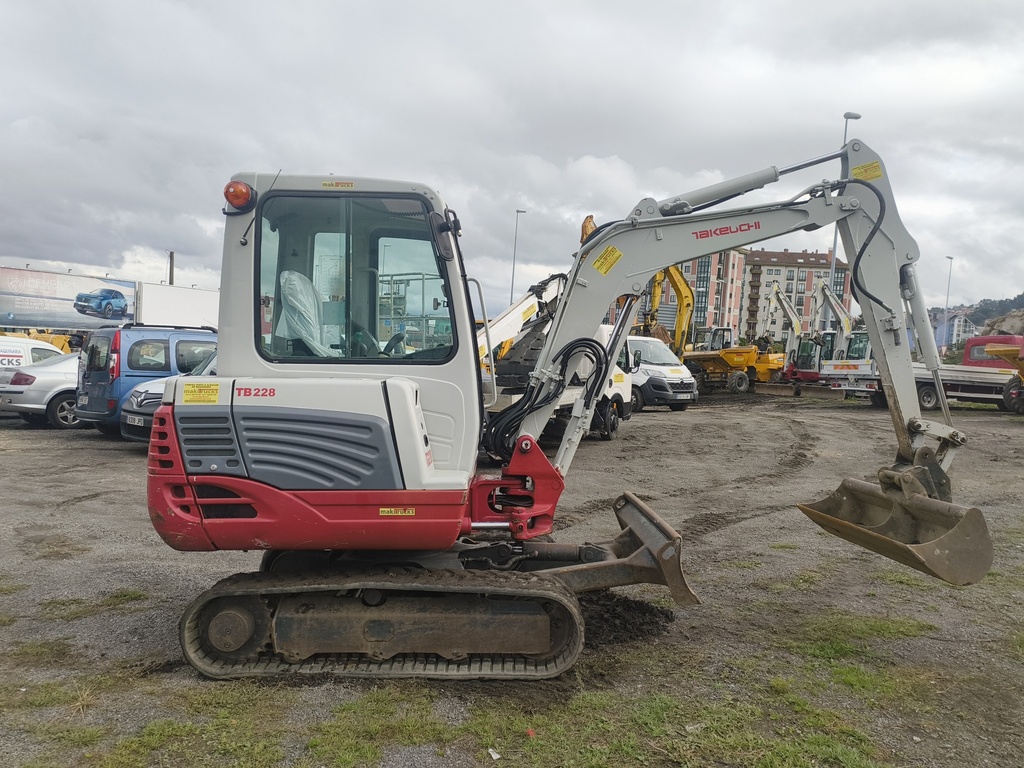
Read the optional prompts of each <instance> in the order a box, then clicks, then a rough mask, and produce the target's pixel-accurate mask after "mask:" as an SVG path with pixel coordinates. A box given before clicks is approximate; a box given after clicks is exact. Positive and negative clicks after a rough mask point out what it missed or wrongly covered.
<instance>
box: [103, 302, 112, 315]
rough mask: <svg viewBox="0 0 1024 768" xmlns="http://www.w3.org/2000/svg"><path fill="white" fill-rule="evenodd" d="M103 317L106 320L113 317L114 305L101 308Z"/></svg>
mask: <svg viewBox="0 0 1024 768" xmlns="http://www.w3.org/2000/svg"><path fill="white" fill-rule="evenodd" d="M103 316H104V317H106V318H111V317H113V316H114V305H113V304H107V305H106V306H105V307H103Z"/></svg>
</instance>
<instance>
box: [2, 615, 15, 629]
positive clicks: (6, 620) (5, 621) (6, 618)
mask: <svg viewBox="0 0 1024 768" xmlns="http://www.w3.org/2000/svg"><path fill="white" fill-rule="evenodd" d="M13 623H14V617H13V616H11V615H10V614H9V613H0V627H9V626H11V624H13Z"/></svg>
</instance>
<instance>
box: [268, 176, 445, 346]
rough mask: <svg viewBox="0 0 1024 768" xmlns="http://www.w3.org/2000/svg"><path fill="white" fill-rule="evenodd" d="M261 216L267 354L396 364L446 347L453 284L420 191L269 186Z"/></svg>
mask: <svg viewBox="0 0 1024 768" xmlns="http://www.w3.org/2000/svg"><path fill="white" fill-rule="evenodd" d="M258 217H259V224H260V227H259V231H258V242H257V249H256V250H257V259H258V266H259V269H258V275H259V281H260V284H259V293H260V301H259V305H260V306H259V316H258V320H259V327H260V335H259V338H258V339H257V346H258V348H259V350H260V352H261V354H262V355H263V356H264V357H266V358H267V359H270V360H279V361H282V362H289V363H294V362H308V363H315V364H331V363H334V364H348V363H355V364H359V363H365V362H367V361H372V362H374V363H386V364H392V363H393V364H402V363H405V362H423V361H429V360H444V359H447V358H448V357H450V356H451V354H452V350H453V348H454V344H455V338H454V336H453V331H452V316H451V311H450V307H449V301H448V297H449V295H450V290H449V287H448V285H447V282H446V278H445V276H444V275H445V273H444V270H443V269H442V267H441V265H442V262H441V260H440V258H439V257H438V254H437V251H436V249H435V247H434V244H433V240H432V238H431V236H430V226H429V220H428V216H427V208H426V206H425V205H424V203H423V202H422V201H421V200H420V199H418V198H414V197H385V196H376V197H371V196H358V195H338V196H330V197H327V196H323V195H298V194H281V195H273V194H270V195H267V196H266V197H265V198H264V199H263V201H262V203H261V206H260V209H259V213H258Z"/></svg>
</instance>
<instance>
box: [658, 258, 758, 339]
mask: <svg viewBox="0 0 1024 768" xmlns="http://www.w3.org/2000/svg"><path fill="white" fill-rule="evenodd" d="M745 253H746V251H745V249H734V250H728V251H720V252H718V253H711V254H708V255H707V256H701V257H700V258H698V259H694V260H693V261H688V262H686V263H685V264H683V265H682V267H681V269H682V271H683V277H684V278H686V282H687V283H689V284H690V289H691V290H692V291H693V299H694V307H693V320H692V321H691V325H692V327H694V328H711V327H716V326H729V327H730V328H732V329H734V330H735V331H736V333H737V334H742V330H741V326H740V322H741V320H742V318H743V267H744V263H745V262H744V254H745ZM677 306H678V300H677V297H676V295H675V292H674V291H673V290H672V286H671V285H669V284H668V283H667V282H666V284H665V293H664V296H663V297H662V302H661V307H659V309H658V322H659V323H661V324H662V325H664V326H665V327H667V328H674V327H675V323H676V308H677Z"/></svg>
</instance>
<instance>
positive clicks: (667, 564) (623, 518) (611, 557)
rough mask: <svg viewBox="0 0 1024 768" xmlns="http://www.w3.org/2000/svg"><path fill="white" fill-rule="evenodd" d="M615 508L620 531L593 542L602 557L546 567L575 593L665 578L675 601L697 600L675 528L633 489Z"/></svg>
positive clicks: (692, 602) (692, 601) (656, 582)
mask: <svg viewBox="0 0 1024 768" xmlns="http://www.w3.org/2000/svg"><path fill="white" fill-rule="evenodd" d="M614 509H615V516H616V518H618V521H619V527H620V528H621V529H622V531H621V532H620V533H619V535H618V536H616V537H615V538H614V539H611V540H609V541H602V542H596V543H595V544H594V545H593V546H594V547H595V548H597V549H598V550H603V553H604V555H605V558H604V559H600V560H598V559H595V560H594V561H593V562H586V563H581V564H576V565H571V566H566V567H563V568H551V569H548V570H545V573H546V574H548V575H550V576H555V577H556V578H558V579H560V580H561V581H562V582H563V583H564V584H566V586H568V587H569V588H570V589H571V590H572V591H573V592H577V593H579V592H591V591H594V590H597V589H607V588H609V587H620V586H625V585H628V584H664V585H665V586H666V587H668V588H669V592H670V593H671V595H672V599H673V600H675V602H676V604H677V605H696V604H698V603H700V598H698V597H697V595H696V594H694V592H693V590H691V589H690V585H689V584H687V582H686V575H685V574H684V573H683V565H682V537H680V535H679V533H677V532H676V531H675V530H674V529H673V528H672V527H671V526H670V525H668V523H666V522H665V521H664V520H662V519H661V517H660V516H659V515H658V514H657V513H656V512H655V511H654V510H652V509H651V508H650V507H648V506H647V505H646V504H644V503H643V502H642V501H640V499H638V498H637V497H636V496H634V495H633V494H632V493H628V492H627V493H623V494H622V495H621V496H620V497H619V498H617V499H616V500H615V505H614ZM538 546H544V545H538Z"/></svg>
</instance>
